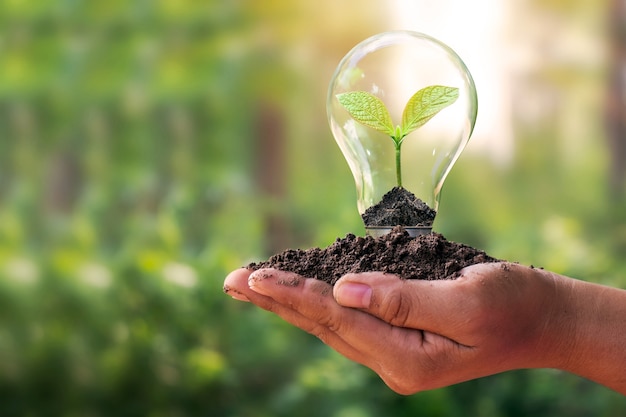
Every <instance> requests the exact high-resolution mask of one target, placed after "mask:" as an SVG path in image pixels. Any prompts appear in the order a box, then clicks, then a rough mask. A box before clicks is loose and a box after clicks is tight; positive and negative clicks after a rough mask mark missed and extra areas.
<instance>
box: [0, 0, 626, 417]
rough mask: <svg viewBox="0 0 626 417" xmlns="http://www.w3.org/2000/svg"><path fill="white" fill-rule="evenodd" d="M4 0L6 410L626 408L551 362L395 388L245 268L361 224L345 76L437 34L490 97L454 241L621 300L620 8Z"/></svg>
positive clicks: (0, 243) (1, 143) (625, 209)
mask: <svg viewBox="0 0 626 417" xmlns="http://www.w3.org/2000/svg"><path fill="white" fill-rule="evenodd" d="M500 3H501V2H497V1H496V0H476V1H475V2H462V1H460V0H457V1H453V0H445V1H443V0H442V1H439V2H434V1H427V0H423V1H419V0H417V1H401V0H395V1H389V2H380V1H374V0H366V1H357V0H351V1H345V2H337V1H332V0H321V1H317V2H311V1H305V0H297V1H293V0H291V1H288V0H268V1H258V0H232V1H230V0H229V1H217V0H209V1H195V0H156V1H148V0H137V1H126V0H107V1H91V2H89V1H80V0H79V1H75V0H57V1H54V2H45V1H35V0H30V1H29V0H5V1H3V2H1V3H0V415H2V416H233V417H235V416H251V417H252V416H255V417H256V416H259V417H261V416H263V417H264V416H268V417H269V416H272V417H276V416H295V415H297V416H337V417H370V416H372V417H373V416H382V415H423V416H459V415H480V416H531V415H532V416H554V415H567V416H589V415H594V416H623V415H626V401H624V398H623V397H622V396H620V395H618V394H616V393H614V392H612V391H610V390H608V389H605V388H603V387H600V386H598V385H595V384H593V383H590V382H588V381H585V380H583V379H581V378H578V377H575V376H572V375H568V374H564V373H561V372H558V371H553V370H524V371H515V372H510V373H506V374H502V375H497V376H493V377H488V378H483V379H480V380H477V381H471V382H467V383H463V384H459V385H456V386H453V387H449V388H445V389H438V390H434V391H429V392H424V393H419V394H416V395H413V396H408V397H404V396H399V395H396V394H395V393H393V392H392V391H390V390H389V389H388V388H387V387H386V386H385V385H384V384H383V383H382V382H380V380H379V379H378V378H377V376H376V375H375V374H373V373H372V372H371V371H369V370H368V369H366V368H363V367H361V366H359V365H356V364H353V363H351V362H349V361H348V360H346V359H344V358H342V357H340V356H339V355H338V354H336V353H334V352H333V351H331V350H330V349H329V348H327V347H326V346H324V345H323V344H322V343H321V342H320V341H318V340H317V339H316V338H314V337H312V336H309V335H307V334H304V333H303V332H301V331H300V330H298V329H295V328H292V327H291V326H289V325H287V324H286V323H284V322H282V321H281V320H280V319H278V318H277V317H274V316H273V315H271V314H269V313H266V312H263V311H261V310H258V309H256V308H254V307H253V306H250V305H247V304H246V303H240V302H235V301H232V300H230V298H229V297H227V296H225V295H224V294H223V293H222V282H223V279H224V277H225V276H226V274H227V273H228V272H229V271H230V270H232V269H235V268H237V267H239V266H241V265H245V264H246V263H248V262H249V261H252V260H260V259H265V258H266V257H268V256H269V255H271V254H273V253H276V252H277V251H281V250H282V249H285V248H287V247H300V248H307V247H312V246H326V245H328V244H330V243H331V242H332V241H333V240H334V239H335V238H336V237H340V236H344V235H345V234H346V233H348V232H354V233H357V234H362V233H363V228H362V225H361V222H360V218H359V216H358V213H357V211H356V201H355V195H356V193H355V190H354V184H353V182H352V177H351V174H350V171H349V169H348V167H347V165H346V164H345V162H344V160H343V157H342V155H341V153H340V152H339V149H338V148H337V147H336V145H335V144H334V141H333V139H332V136H331V135H330V129H329V128H328V125H327V122H326V115H325V95H326V87H327V85H328V82H329V80H330V78H331V76H332V72H333V70H334V68H335V66H336V65H337V63H338V62H339V60H340V59H341V57H342V56H343V55H344V54H345V53H346V52H347V51H348V50H349V49H350V48H351V47H352V46H354V45H355V44H356V43H358V42H359V41H361V40H363V39H365V38H366V37H368V36H370V35H373V34H375V33H378V32H381V31H384V30H390V29H414V30H418V31H423V32H426V33H428V34H430V35H432V36H435V37H438V38H439V39H441V40H443V41H444V42H446V43H448V44H449V45H450V46H451V47H453V48H454V49H456V50H457V52H458V53H459V54H460V55H461V56H462V57H463V58H464V59H465V60H466V63H467V64H468V67H469V68H470V70H471V71H472V73H473V74H474V76H475V78H476V81H477V87H478V93H479V102H480V110H479V121H478V125H477V130H476V135H475V136H474V138H473V139H472V141H470V144H469V146H468V149H467V151H466V153H465V154H464V155H463V156H462V158H461V159H460V160H459V162H458V163H457V165H456V167H455V168H454V169H453V171H452V173H451V175H450V176H449V178H448V181H447V183H446V186H445V189H444V192H443V197H442V200H441V205H440V213H439V215H438V218H437V221H436V224H435V227H436V229H437V230H438V231H439V232H441V233H443V234H444V235H446V237H447V238H448V239H450V240H455V241H460V242H464V243H467V244H471V245H474V246H476V247H479V248H481V249H484V250H486V251H487V252H489V253H490V254H491V255H493V256H496V257H500V258H505V259H509V260H513V261H518V262H521V263H524V264H532V265H536V266H542V267H545V268H547V269H551V270H554V271H556V272H559V273H562V274H566V275H570V276H573V277H577V278H580V279H585V280H589V281H595V282H601V283H604V284H608V285H613V286H620V287H626V261H625V260H624V259H625V258H624V255H625V254H626V204H625V199H624V193H625V191H626V188H625V185H624V181H625V180H626V176H625V174H624V169H625V168H624V167H625V164H626V151H625V148H626V145H625V141H626V122H625V121H626V105H625V104H624V101H625V98H624V97H626V87H625V86H624V81H623V78H620V76H619V74H623V72H624V71H625V70H626V68H625V65H626V64H624V62H626V59H624V57H625V56H626V52H625V50H626V35H625V33H624V29H623V28H624V27H626V22H625V21H624V19H626V18H625V17H624V16H626V13H622V12H620V11H619V10H618V7H620V4H623V2H620V1H619V0H600V1H594V2H589V1H584V0H580V1H561V0H533V1H512V2H506V4H500Z"/></svg>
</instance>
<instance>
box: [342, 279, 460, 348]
mask: <svg viewBox="0 0 626 417" xmlns="http://www.w3.org/2000/svg"><path fill="white" fill-rule="evenodd" d="M470 286H471V284H469V285H468V279H467V278H465V277H464V276H463V275H462V276H460V277H459V278H457V279H455V280H436V281H426V280H404V279H400V278H398V277H397V276H395V275H391V274H384V273H380V272H366V273H360V274H347V275H345V276H344V277H342V278H341V279H339V280H338V281H337V282H336V283H335V287H334V289H333V295H334V297H335V299H336V300H337V303H338V304H339V305H342V306H345V307H355V308H359V309H362V310H363V311H365V312H367V313H369V314H372V315H374V316H375V317H378V318H380V319H381V320H383V321H385V322H388V323H390V324H392V325H394V326H399V327H406V328H413V329H421V330H426V331H430V332H433V333H438V334H441V335H444V336H447V337H450V338H451V339H454V338H455V335H454V333H455V331H456V330H457V329H460V328H462V327H463V326H464V325H466V324H467V322H468V320H470V315H469V314H468V313H469V312H470V311H471V308H472V300H471V296H470V291H469V290H468V291H465V290H464V288H466V287H467V288H469V287H470Z"/></svg>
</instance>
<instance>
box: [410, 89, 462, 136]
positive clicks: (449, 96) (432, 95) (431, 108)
mask: <svg viewBox="0 0 626 417" xmlns="http://www.w3.org/2000/svg"><path fill="white" fill-rule="evenodd" d="M457 98H459V89H458V88H456V87H445V86H442V85H431V86H429V87H425V88H422V89H421V90H419V91H418V92H417V93H415V94H414V95H413V97H411V98H410V99H409V101H408V103H406V107H405V108H404V112H403V113H402V133H403V135H404V136H406V135H408V134H409V133H411V132H413V131H414V130H415V129H417V128H419V127H421V126H423V125H424V124H425V123H426V122H428V121H429V120H430V119H432V118H433V117H435V115H436V114H437V113H439V112H440V111H441V110H443V109H445V108H446V107H448V106H449V105H451V104H452V103H454V102H455V101H456V99H457Z"/></svg>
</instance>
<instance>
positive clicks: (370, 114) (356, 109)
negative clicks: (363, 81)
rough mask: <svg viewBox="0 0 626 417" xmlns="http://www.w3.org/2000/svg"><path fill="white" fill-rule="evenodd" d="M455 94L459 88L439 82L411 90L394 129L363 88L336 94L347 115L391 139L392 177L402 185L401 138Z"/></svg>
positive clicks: (378, 102)
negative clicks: (393, 169)
mask: <svg viewBox="0 0 626 417" xmlns="http://www.w3.org/2000/svg"><path fill="white" fill-rule="evenodd" d="M458 97H459V89H458V88H456V87H445V86H442V85H431V86H429V87H425V88H422V89H421V90H419V91H418V92H417V93H415V94H414V95H413V96H412V97H411V98H410V99H409V101H408V102H407V103H406V106H405V107H404V111H403V112H402V124H401V125H396V127H395V128H394V126H393V122H392V120H391V116H390V115H389V110H387V107H385V104H384V103H383V102H382V100H381V99H379V98H378V97H376V96H375V95H373V94H370V93H368V92H365V91H351V92H348V93H343V94H338V95H337V99H338V100H339V103H341V105H342V106H343V107H344V108H345V109H346V110H347V111H348V113H350V116H352V118H353V119H354V120H356V121H357V122H359V123H361V124H362V125H364V126H367V127H370V128H372V129H375V130H377V131H379V132H382V133H385V134H387V135H389V136H390V137H391V139H392V140H393V144H394V147H395V149H396V180H397V182H398V187H402V169H401V155H400V150H401V147H402V142H403V141H404V138H405V137H406V136H407V135H408V134H409V133H411V132H413V131H414V130H416V129H418V128H419V127H421V126H423V125H424V124H426V122H428V121H429V120H430V119H432V118H433V117H435V115H436V114H437V113H439V112H440V111H441V110H443V109H444V108H446V107H448V106H449V105H451V104H452V103H454V102H455V101H456V99H457V98H458Z"/></svg>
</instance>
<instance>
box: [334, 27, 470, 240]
mask: <svg viewBox="0 0 626 417" xmlns="http://www.w3.org/2000/svg"><path fill="white" fill-rule="evenodd" d="M327 111H328V119H329V122H330V126H331V130H332V132H333V135H334V136H335V140H336V141H337V144H338V145H339V147H340V148H341V150H342V152H343V154H344V156H345V158H346V161H347V162H348V165H349V166H350V170H351V171H352V174H353V176H354V180H355V184H356V189H357V200H358V201H357V203H358V204H357V205H358V209H359V213H360V214H361V216H362V217H363V220H364V222H365V226H366V231H367V232H368V234H373V235H380V234H383V233H386V232H388V231H389V230H391V228H392V227H393V226H396V225H399V226H403V227H405V228H406V229H407V230H408V231H409V233H411V234H414V235H415V234H422V233H428V232H430V230H431V229H432V223H433V221H434V215H435V214H436V212H437V210H438V206H439V199H440V196H441V189H442V187H443V183H444V181H445V179H446V177H447V175H448V173H449V172H450V170H451V169H452V166H453V165H454V163H455V162H456V160H457V159H458V157H459V156H460V154H461V152H462V151H463V149H464V148H465V145H466V144H467V142H468V141H469V138H470V136H471V134H472V131H473V129H474V124H475V122H476V113H477V99H476V89H475V86H474V81H473V79H472V76H471V75H470V73H469V71H468V70H467V67H466V66H465V64H464V63H463V61H462V60H461V59H460V58H459V56H458V55H457V54H456V53H455V52H454V51H453V50H452V49H450V48H449V47H448V46H446V45H445V44H443V43H442V42H440V41H438V40H436V39H434V38H432V37H430V36H427V35H424V34H421V33H417V32H410V31H392V32H385V33H382V34H379V35H376V36H373V37H371V38H369V39H366V40H365V41H363V42H361V43H360V44H358V45H357V46H355V47H354V48H353V49H352V50H351V51H350V52H348V54H346V56H345V57H344V58H343V59H342V60H341V62H340V63H339V65H338V67H337V70H336V71H335V74H334V75H333V78H332V80H331V82H330V86H329V91H328V97H327ZM394 120H397V121H399V123H398V124H394ZM389 138H391V140H392V143H393V146H390V143H389ZM407 139H408V140H407ZM396 189H401V190H403V191H405V192H406V193H407V195H410V196H411V197H412V198H413V199H414V200H415V202H416V204H415V206H416V207H418V206H419V207H422V206H424V207H425V208H426V209H427V210H430V211H432V212H433V213H435V214H432V216H427V217H424V218H421V217H419V216H418V217H412V216H409V217H406V216H405V217H403V216H398V215H396V214H397V213H400V212H403V211H406V210H403V209H404V208H405V207H400V208H399V209H398V208H396V207H391V206H387V205H385V204H388V201H387V197H388V196H389V195H390V194H391V193H390V191H394V190H396ZM411 201H412V200H411ZM411 201H409V202H408V203H406V202H405V203H402V204H405V205H407V206H411V207H409V208H413V203H412V202H411ZM381 204H382V206H381ZM381 207H382V210H383V211H384V212H385V213H386V212H389V213H390V215H389V216H388V217H386V218H384V219H382V220H380V223H377V222H378V221H379V220H376V222H373V221H372V217H371V216H370V215H369V214H370V212H372V211H373V210H375V209H380V208H381ZM396 209H398V210H396ZM394 210H396V212H397V213H396V212H394ZM379 228H380V229H382V232H379V231H378V230H377V229H379Z"/></svg>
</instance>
